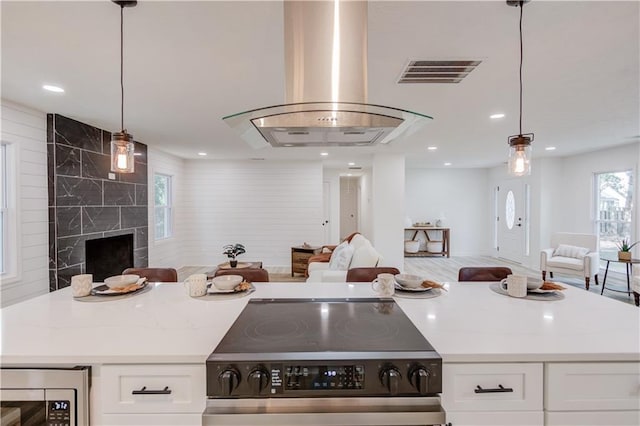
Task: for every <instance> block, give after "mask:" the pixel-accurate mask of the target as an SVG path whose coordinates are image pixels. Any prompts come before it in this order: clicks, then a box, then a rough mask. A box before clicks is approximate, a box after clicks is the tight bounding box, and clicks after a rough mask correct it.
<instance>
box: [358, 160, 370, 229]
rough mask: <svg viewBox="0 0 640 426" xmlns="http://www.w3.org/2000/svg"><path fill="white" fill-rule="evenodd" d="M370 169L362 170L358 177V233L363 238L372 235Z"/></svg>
mask: <svg viewBox="0 0 640 426" xmlns="http://www.w3.org/2000/svg"><path fill="white" fill-rule="evenodd" d="M371 181H372V175H371V169H369V168H365V169H363V172H362V175H361V176H360V204H359V210H358V212H359V213H360V219H359V223H360V233H361V234H362V235H365V236H370V235H373V211H372V205H373V204H372V203H373V201H372V200H373V188H372V182H371Z"/></svg>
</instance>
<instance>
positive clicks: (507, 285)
mask: <svg viewBox="0 0 640 426" xmlns="http://www.w3.org/2000/svg"><path fill="white" fill-rule="evenodd" d="M500 286H501V287H502V289H503V290H506V291H507V294H508V295H509V296H511V297H525V296H526V295H527V276H526V275H515V274H511V275H507V278H505V279H503V280H502V281H500Z"/></svg>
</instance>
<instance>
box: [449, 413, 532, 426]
mask: <svg viewBox="0 0 640 426" xmlns="http://www.w3.org/2000/svg"><path fill="white" fill-rule="evenodd" d="M446 416H447V424H449V423H451V426H543V425H544V413H543V412H542V411H501V412H500V411H454V412H447V414H446Z"/></svg>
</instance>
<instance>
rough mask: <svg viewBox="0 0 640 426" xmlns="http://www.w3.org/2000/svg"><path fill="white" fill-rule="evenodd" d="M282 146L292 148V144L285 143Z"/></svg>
mask: <svg viewBox="0 0 640 426" xmlns="http://www.w3.org/2000/svg"><path fill="white" fill-rule="evenodd" d="M282 146H293V144H292V143H285V144H284V145H282Z"/></svg>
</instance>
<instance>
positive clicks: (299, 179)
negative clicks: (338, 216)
mask: <svg viewBox="0 0 640 426" xmlns="http://www.w3.org/2000/svg"><path fill="white" fill-rule="evenodd" d="M184 170H185V173H184V182H183V185H184V190H185V202H184V208H183V211H182V212H181V213H180V215H179V216H177V217H176V220H180V221H183V223H184V228H185V234H184V250H185V258H184V259H183V260H184V262H185V264H186V265H215V264H217V263H221V262H224V261H225V260H226V258H225V257H224V256H223V255H222V254H221V253H222V247H223V246H224V245H225V244H230V243H236V242H239V243H242V244H244V245H245V247H246V249H247V253H246V254H244V255H242V256H240V257H239V260H240V261H243V260H248V261H251V260H261V261H262V262H263V263H264V265H265V266H290V262H291V246H293V245H300V244H302V243H303V242H309V243H310V244H317V243H319V242H320V243H321V242H322V239H323V230H322V225H321V223H322V163H321V162H320V161H308V162H270V161H222V160H205V161H201V160H188V161H186V162H185V169H184Z"/></svg>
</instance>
